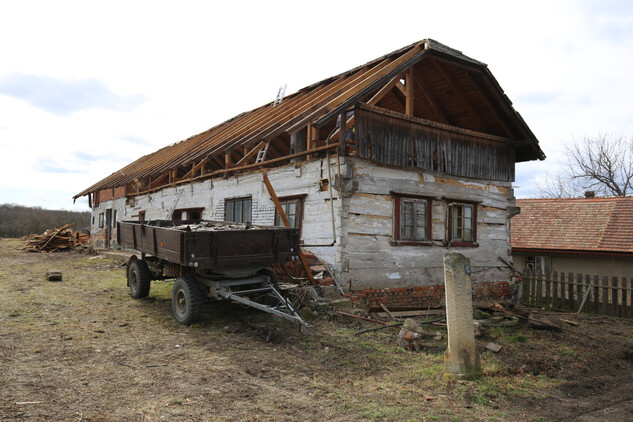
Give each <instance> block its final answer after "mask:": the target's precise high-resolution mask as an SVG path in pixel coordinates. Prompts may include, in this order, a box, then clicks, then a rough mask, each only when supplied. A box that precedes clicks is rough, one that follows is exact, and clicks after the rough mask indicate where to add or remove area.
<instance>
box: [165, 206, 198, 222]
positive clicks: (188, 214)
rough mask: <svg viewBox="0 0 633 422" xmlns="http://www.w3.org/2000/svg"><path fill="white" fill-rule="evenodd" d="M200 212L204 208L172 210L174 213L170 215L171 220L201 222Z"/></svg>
mask: <svg viewBox="0 0 633 422" xmlns="http://www.w3.org/2000/svg"><path fill="white" fill-rule="evenodd" d="M202 210H204V208H182V209H179V210H174V213H173V214H172V215H171V219H172V220H201V219H202Z"/></svg>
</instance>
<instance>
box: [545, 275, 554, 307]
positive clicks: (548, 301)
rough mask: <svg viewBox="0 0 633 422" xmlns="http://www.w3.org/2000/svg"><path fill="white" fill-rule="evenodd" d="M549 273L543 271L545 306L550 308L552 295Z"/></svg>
mask: <svg viewBox="0 0 633 422" xmlns="http://www.w3.org/2000/svg"><path fill="white" fill-rule="evenodd" d="M550 280H551V274H550V273H545V306H546V307H547V308H550V309H551V308H552V297H551V294H550V289H551V284H552V283H551V281H550Z"/></svg>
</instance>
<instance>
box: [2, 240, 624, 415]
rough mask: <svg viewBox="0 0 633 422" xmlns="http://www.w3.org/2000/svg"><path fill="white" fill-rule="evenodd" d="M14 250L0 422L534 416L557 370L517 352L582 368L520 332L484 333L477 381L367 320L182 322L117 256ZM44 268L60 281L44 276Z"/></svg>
mask: <svg viewBox="0 0 633 422" xmlns="http://www.w3.org/2000/svg"><path fill="white" fill-rule="evenodd" d="M18 247H19V243H18V242H17V241H14V240H7V239H3V240H0V254H1V256H2V257H3V265H2V267H1V269H0V288H1V289H2V291H3V292H4V293H3V294H2V295H0V326H2V330H1V331H0V394H1V397H2V401H1V402H0V418H3V419H8V420H38V421H39V420H56V421H65V420H68V421H72V420H77V421H78V420H83V421H100V420H113V421H120V420H136V421H141V420H144V421H159V420H169V421H191V420H194V421H206V420H208V421H234V420H238V421H239V420H242V421H296V420H302V421H311V420H314V421H317V420H318V421H322V420H328V421H330V420H331V421H350V420H363V421H365V420H368V421H427V420H428V421H464V420H470V421H532V420H538V418H541V417H543V415H546V414H547V412H546V410H547V409H545V410H543V409H541V410H539V409H537V408H536V407H533V406H532V405H531V404H530V403H541V402H543V400H545V396H546V395H547V394H549V393H550V392H551V389H552V388H554V387H556V386H557V385H559V384H560V383H561V381H560V380H559V378H560V377H561V376H563V375H565V374H564V371H558V372H552V373H549V374H548V375H549V376H547V375H546V374H545V371H542V372H543V373H541V374H539V375H534V373H535V372H538V371H534V370H532V371H530V370H529V368H527V367H525V365H524V363H523V362H522V361H521V359H522V358H521V354H522V353H523V351H524V350H526V348H529V349H530V351H531V350H533V349H538V347H541V350H543V347H544V346H543V344H544V343H545V342H546V341H554V344H555V346H551V349H550V352H551V350H554V351H555V353H554V355H556V356H558V355H560V358H559V359H558V360H559V362H565V365H567V364H569V365H572V364H573V365H578V366H582V365H584V364H585V363H584V361H583V359H584V355H583V353H584V352H583V351H582V350H579V349H577V345H576V344H573V343H569V341H570V340H569V339H564V340H565V341H563V342H562V343H560V344H561V345H560V346H559V342H557V341H556V339H552V338H551V335H549V337H548V335H546V334H542V333H537V334H535V333H533V332H531V331H529V330H527V329H525V330H527V331H517V332H515V333H505V332H492V333H491V334H490V335H491V336H493V337H494V336H496V337H495V341H497V342H500V343H502V344H504V347H505V349H504V352H502V353H501V354H500V355H492V354H491V353H490V352H486V353H482V364H483V370H484V377H483V379H482V380H481V381H478V382H460V381H456V380H454V379H450V378H447V377H445V375H444V371H443V351H444V349H445V344H444V342H443V341H434V340H429V342H428V347H427V349H426V350H425V352H423V353H412V352H409V351H405V350H402V349H400V348H398V347H397V345H396V342H395V335H396V334H397V333H396V332H394V331H390V332H388V331H382V332H375V333H368V334H364V335H362V336H355V335H354V333H355V332H356V331H357V330H358V329H360V328H364V326H362V325H360V324H361V323H360V322H358V321H356V320H340V319H339V320H332V319H330V318H328V317H327V316H323V317H321V318H320V319H317V320H316V321H315V323H314V327H313V328H312V330H311V333H310V335H309V336H302V335H301V334H300V333H299V332H298V330H297V329H296V327H294V326H292V325H291V324H289V323H287V322H285V321H280V320H277V319H272V318H271V317H270V316H269V315H267V314H261V313H258V312H256V311H251V310H243V309H242V308H240V307H237V306H234V305H232V304H229V303H217V304H209V305H208V306H207V307H206V308H205V314H204V318H203V321H202V322H201V323H200V324H196V325H194V326H190V327H186V326H182V325H179V324H178V323H176V321H175V320H174V319H173V318H172V316H171V309H170V288H171V284H170V283H162V282H154V283H153V285H152V290H151V293H150V297H149V298H147V299H143V300H134V299H132V298H131V297H130V296H129V293H128V290H127V288H126V285H125V280H124V269H123V268H121V266H120V265H119V264H118V263H116V262H114V261H112V260H109V259H103V258H92V257H91V256H88V255H82V254H76V253H65V254H27V253H24V252H20V251H18V250H17V248H18ZM91 258H92V259H91ZM49 269H58V270H61V271H62V272H63V274H64V281H62V282H59V283H51V282H47V281H45V280H44V274H45V272H46V271H47V270H49ZM618 327H619V326H618ZM625 328H626V326H625ZM623 335H630V333H623ZM517 336H518V337H517ZM521 336H523V337H521ZM517 338H518V339H519V340H517ZM537 342H538V344H537ZM532 348H533V349H532ZM530 353H531V352H530ZM565 353H567V354H565ZM548 355H549V357H552V353H548ZM528 358H530V359H533V356H532V355H529V356H528ZM533 360H534V359H533ZM623 362H626V361H623ZM626 363H628V362H626ZM622 364H623V365H624V363H622ZM20 403H22V404H20ZM535 418H536V419H535Z"/></svg>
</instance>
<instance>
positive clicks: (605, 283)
mask: <svg viewBox="0 0 633 422" xmlns="http://www.w3.org/2000/svg"><path fill="white" fill-rule="evenodd" d="M601 299H602V314H603V315H609V277H607V276H606V275H605V276H602V298H601Z"/></svg>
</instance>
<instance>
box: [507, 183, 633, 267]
mask: <svg viewBox="0 0 633 422" xmlns="http://www.w3.org/2000/svg"><path fill="white" fill-rule="evenodd" d="M587 196H588V197H586V198H571V199H567V198H565V199H561V198H556V199H518V200H517V206H519V207H521V213H520V214H519V215H517V216H515V217H514V218H513V219H512V257H513V262H514V266H515V267H516V268H517V269H518V270H520V271H523V270H524V269H525V268H529V269H531V270H533V271H541V272H543V273H549V272H551V273H553V272H554V271H556V272H558V273H559V274H560V273H561V272H564V273H566V274H567V273H574V274H589V275H600V276H619V277H629V278H630V277H632V276H633V198H630V197H611V198H595V197H593V196H592V195H591V194H589V195H587Z"/></svg>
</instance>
